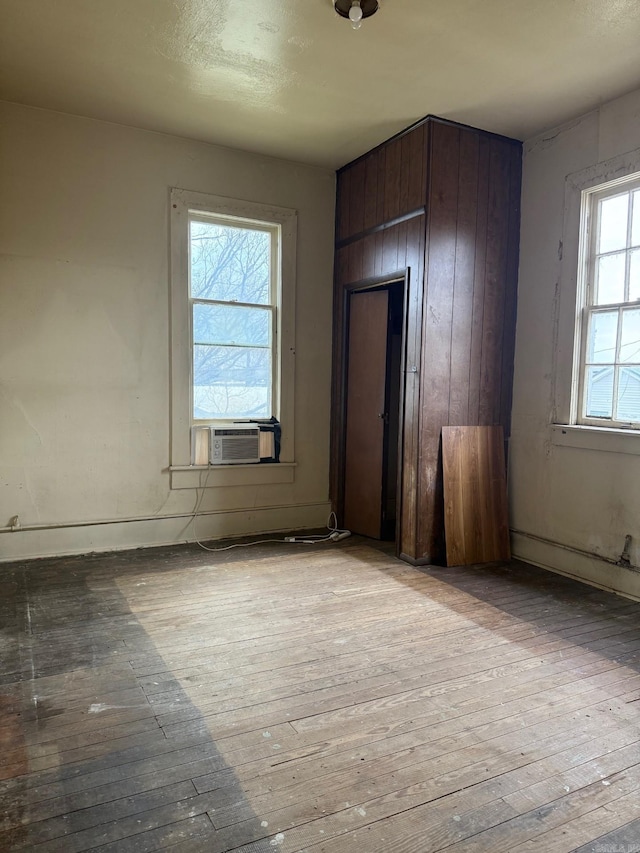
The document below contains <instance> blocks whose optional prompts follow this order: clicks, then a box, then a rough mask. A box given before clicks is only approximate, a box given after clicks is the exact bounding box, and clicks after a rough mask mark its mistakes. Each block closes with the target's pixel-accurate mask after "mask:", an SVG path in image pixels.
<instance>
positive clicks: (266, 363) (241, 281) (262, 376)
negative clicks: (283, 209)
mask: <svg viewBox="0 0 640 853" xmlns="http://www.w3.org/2000/svg"><path fill="white" fill-rule="evenodd" d="M278 256H279V226H278V225H277V224H270V223H258V222H250V221H247V220H242V219H238V218H235V217H234V218H231V217H228V218H219V217H213V216H209V217H207V216H203V215H202V214H201V213H196V214H191V215H190V218H189V298H190V312H191V331H192V420H193V421H194V422H198V421H210V420H216V419H223V420H236V419H241V418H249V419H250V418H269V417H271V415H273V414H274V413H275V411H276V406H277V390H278V389H277V384H276V379H277V371H276V370H275V366H276V365H277V351H276V346H277V310H278Z"/></svg>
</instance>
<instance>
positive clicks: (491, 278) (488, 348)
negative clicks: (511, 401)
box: [479, 140, 509, 426]
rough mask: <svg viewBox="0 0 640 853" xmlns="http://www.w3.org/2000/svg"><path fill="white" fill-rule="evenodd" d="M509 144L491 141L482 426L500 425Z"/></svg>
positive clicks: (483, 332) (481, 406) (481, 405)
mask: <svg viewBox="0 0 640 853" xmlns="http://www.w3.org/2000/svg"><path fill="white" fill-rule="evenodd" d="M508 154H509V152H508V148H507V146H506V143H504V142H502V141H501V140H492V142H491V150H490V155H489V158H490V159H489V199H488V210H487V255H486V277H485V286H484V310H483V320H482V362H481V372H480V418H479V420H480V424H485V425H487V426H489V425H491V424H497V423H499V421H500V391H501V385H502V381H501V380H502V376H501V370H502V338H503V322H504V301H505V290H506V280H505V279H506V271H507V211H508V209H509V157H508Z"/></svg>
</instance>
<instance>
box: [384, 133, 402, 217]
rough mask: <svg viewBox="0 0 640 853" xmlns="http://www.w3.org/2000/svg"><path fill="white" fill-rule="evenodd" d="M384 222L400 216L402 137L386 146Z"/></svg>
mask: <svg viewBox="0 0 640 853" xmlns="http://www.w3.org/2000/svg"><path fill="white" fill-rule="evenodd" d="M385 157H386V160H385V171H384V205H383V217H384V219H383V221H384V222H389V221H390V220H392V219H395V218H396V217H398V216H400V214H401V212H403V211H401V210H400V175H401V170H402V164H401V161H402V137H400V138H398V139H392V140H391V142H389V144H388V145H386V146H385Z"/></svg>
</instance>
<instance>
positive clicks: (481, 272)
mask: <svg viewBox="0 0 640 853" xmlns="http://www.w3.org/2000/svg"><path fill="white" fill-rule="evenodd" d="M490 148H491V141H490V139H488V138H487V137H486V136H484V135H480V138H479V144H478V192H477V197H476V205H477V206H476V246H475V253H476V257H475V265H474V276H473V308H472V311H473V316H472V321H471V350H470V359H469V407H468V411H469V423H470V424H479V423H480V376H481V372H482V343H483V340H482V327H483V326H482V324H483V319H484V284H485V277H486V256H487V210H488V201H489V154H490Z"/></svg>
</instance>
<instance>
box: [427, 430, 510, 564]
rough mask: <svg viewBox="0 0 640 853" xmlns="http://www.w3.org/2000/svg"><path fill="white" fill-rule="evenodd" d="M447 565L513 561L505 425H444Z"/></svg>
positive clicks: (443, 451) (443, 449) (443, 458)
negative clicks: (503, 426)
mask: <svg viewBox="0 0 640 853" xmlns="http://www.w3.org/2000/svg"><path fill="white" fill-rule="evenodd" d="M442 460H443V468H444V506H445V512H444V517H445V530H446V544H447V565H449V566H464V565H471V564H474V563H487V562H492V561H495V560H508V559H510V556H511V553H510V547H509V520H508V510H507V484H506V476H505V461H504V433H503V430H502V427H501V426H448V427H443V428H442Z"/></svg>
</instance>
